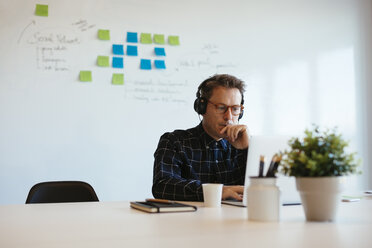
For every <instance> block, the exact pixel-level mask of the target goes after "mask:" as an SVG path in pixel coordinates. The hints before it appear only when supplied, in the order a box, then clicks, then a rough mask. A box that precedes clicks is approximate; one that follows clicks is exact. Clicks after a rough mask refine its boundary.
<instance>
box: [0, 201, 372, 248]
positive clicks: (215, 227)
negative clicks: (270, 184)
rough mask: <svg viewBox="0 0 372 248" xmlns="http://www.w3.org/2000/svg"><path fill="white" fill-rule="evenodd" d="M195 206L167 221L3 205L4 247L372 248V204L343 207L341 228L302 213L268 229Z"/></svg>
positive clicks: (100, 210) (233, 212) (117, 206)
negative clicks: (194, 209) (312, 219)
mask: <svg viewBox="0 0 372 248" xmlns="http://www.w3.org/2000/svg"><path fill="white" fill-rule="evenodd" d="M195 205H197V206H200V207H199V209H198V211H197V212H192V213H163V214H148V213H144V212H140V211H138V210H134V209H131V208H130V207H129V202H95V203H62V204H31V205H2V206H1V205H0V247H4V248H11V247H27V248H32V247H37V248H41V247H48V248H50V247H64V248H67V247H90V248H92V247H110V248H112V247H120V248H122V247H208V248H209V247H225V248H229V247H240V248H241V247H270V248H273V247H311V248H314V247H327V248H329V247H357V248H361V247H372V200H362V201H360V202H352V203H341V206H340V209H339V214H338V219H337V221H335V222H333V223H316V222H306V221H305V217H304V214H303V210H302V206H287V207H282V209H281V221H280V222H274V223H262V222H251V221H248V220H247V209H246V208H239V207H234V206H227V205H223V206H222V208H220V209H211V208H204V207H202V203H195Z"/></svg>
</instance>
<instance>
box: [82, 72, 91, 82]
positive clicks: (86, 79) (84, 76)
mask: <svg viewBox="0 0 372 248" xmlns="http://www.w3.org/2000/svg"><path fill="white" fill-rule="evenodd" d="M80 82H92V72H91V71H80Z"/></svg>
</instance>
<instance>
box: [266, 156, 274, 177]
mask: <svg viewBox="0 0 372 248" xmlns="http://www.w3.org/2000/svg"><path fill="white" fill-rule="evenodd" d="M275 159H276V154H274V156H273V158H272V159H271V162H270V165H269V168H268V169H267V172H266V177H272V170H273V169H274V162H275Z"/></svg>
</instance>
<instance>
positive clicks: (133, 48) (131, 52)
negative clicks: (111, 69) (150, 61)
mask: <svg viewBox="0 0 372 248" xmlns="http://www.w3.org/2000/svg"><path fill="white" fill-rule="evenodd" d="M127 55H128V56H137V55H138V50H137V46H129V45H128V46H127Z"/></svg>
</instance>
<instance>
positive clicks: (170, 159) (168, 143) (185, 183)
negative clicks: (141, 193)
mask: <svg viewBox="0 0 372 248" xmlns="http://www.w3.org/2000/svg"><path fill="white" fill-rule="evenodd" d="M180 149H181V146H180V144H179V142H178V141H176V140H175V139H174V137H172V135H171V134H164V135H163V136H162V137H161V138H160V141H159V144H158V148H157V149H156V151H155V154H154V157H155V162H154V178H153V185H152V194H153V195H154V197H155V198H161V199H168V200H179V201H202V200H203V191H202V186H201V182H200V181H199V180H195V179H186V178H183V177H182V173H181V171H182V168H181V167H182V166H186V167H187V166H189V165H187V164H185V163H187V160H186V159H187V158H186V157H184V156H183V155H182V154H181V152H182V151H181V150H180Z"/></svg>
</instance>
